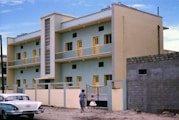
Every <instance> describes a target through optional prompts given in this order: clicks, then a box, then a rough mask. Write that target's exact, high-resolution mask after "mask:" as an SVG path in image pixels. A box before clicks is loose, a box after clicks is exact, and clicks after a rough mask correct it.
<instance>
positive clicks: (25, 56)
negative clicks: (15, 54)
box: [23, 52, 27, 64]
mask: <svg viewBox="0 0 179 120" xmlns="http://www.w3.org/2000/svg"><path fill="white" fill-rule="evenodd" d="M23 58H24V60H23V64H26V63H27V53H26V52H24V53H23Z"/></svg>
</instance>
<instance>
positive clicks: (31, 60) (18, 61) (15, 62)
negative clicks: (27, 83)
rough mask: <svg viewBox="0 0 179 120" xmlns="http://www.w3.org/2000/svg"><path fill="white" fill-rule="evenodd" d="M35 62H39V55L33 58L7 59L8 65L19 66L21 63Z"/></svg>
mask: <svg viewBox="0 0 179 120" xmlns="http://www.w3.org/2000/svg"><path fill="white" fill-rule="evenodd" d="M37 63H40V57H39V56H38V57H33V58H26V59H20V60H12V61H8V66H21V65H29V64H37Z"/></svg>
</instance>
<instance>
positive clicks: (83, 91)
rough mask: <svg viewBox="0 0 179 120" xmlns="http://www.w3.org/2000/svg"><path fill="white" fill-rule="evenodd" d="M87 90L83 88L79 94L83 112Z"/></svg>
mask: <svg viewBox="0 0 179 120" xmlns="http://www.w3.org/2000/svg"><path fill="white" fill-rule="evenodd" d="M85 97H86V95H85V90H84V89H82V90H81V93H80V94H79V98H80V107H81V113H82V112H84V108H85Z"/></svg>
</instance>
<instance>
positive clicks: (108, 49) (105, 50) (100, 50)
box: [55, 44, 112, 61]
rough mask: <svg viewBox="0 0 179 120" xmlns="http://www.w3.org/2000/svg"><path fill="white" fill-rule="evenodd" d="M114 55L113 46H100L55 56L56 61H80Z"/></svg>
mask: <svg viewBox="0 0 179 120" xmlns="http://www.w3.org/2000/svg"><path fill="white" fill-rule="evenodd" d="M111 53H112V44H105V45H98V46H95V47H88V48H81V49H76V50H72V51H64V52H58V53H56V54H55V59H56V60H57V61H58V60H62V61H63V60H65V59H78V58H82V59H83V58H90V57H94V56H95V57H99V56H107V55H108V56H109V55H111Z"/></svg>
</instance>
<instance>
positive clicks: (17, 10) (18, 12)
mask: <svg viewBox="0 0 179 120" xmlns="http://www.w3.org/2000/svg"><path fill="white" fill-rule="evenodd" d="M112 3H122V4H124V5H127V6H130V7H134V8H136V9H139V10H142V11H145V12H149V13H152V14H157V7H159V15H160V16H162V17H163V25H164V26H166V27H169V30H166V31H165V32H164V47H165V49H169V50H177V51H179V13H178V12H179V0H0V34H1V35H2V37H3V53H4V54H6V53H7V51H6V49H7V47H6V46H7V45H6V43H7V41H6V38H7V37H16V36H17V35H20V34H22V33H29V32H33V31H36V30H40V27H41V23H40V18H41V17H42V16H44V15H46V14H49V13H52V12H59V13H65V14H69V15H73V16H76V17H80V16H84V15H87V14H90V13H94V12H97V11H100V10H101V9H103V8H106V7H108V6H111V4H112Z"/></svg>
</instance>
